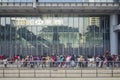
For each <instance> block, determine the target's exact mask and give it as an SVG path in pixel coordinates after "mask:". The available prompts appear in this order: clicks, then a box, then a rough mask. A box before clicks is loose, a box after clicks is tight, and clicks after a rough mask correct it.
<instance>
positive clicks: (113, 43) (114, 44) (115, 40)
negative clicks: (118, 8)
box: [110, 14, 118, 55]
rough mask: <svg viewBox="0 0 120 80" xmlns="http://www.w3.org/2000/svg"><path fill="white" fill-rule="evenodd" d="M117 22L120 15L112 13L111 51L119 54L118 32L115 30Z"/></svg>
mask: <svg viewBox="0 0 120 80" xmlns="http://www.w3.org/2000/svg"><path fill="white" fill-rule="evenodd" d="M117 24H118V16H117V15H116V14H112V15H110V52H111V54H112V55H113V54H115V55H116V54H118V33H117V32H114V30H113V27H114V26H116V25H117Z"/></svg>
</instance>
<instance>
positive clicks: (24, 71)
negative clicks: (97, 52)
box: [0, 62, 120, 78]
mask: <svg viewBox="0 0 120 80" xmlns="http://www.w3.org/2000/svg"><path fill="white" fill-rule="evenodd" d="M27 63H28V64H29V63H31V62H27ZM35 63H36V62H34V64H35ZM87 63H88V65H89V66H82V65H80V66H79V65H78V66H77V65H76V66H71V64H70V66H69V67H68V66H67V65H66V66H62V67H60V66H56V65H53V63H52V62H50V63H49V65H48V63H46V67H45V66H44V67H42V64H44V62H42V63H41V66H39V67H35V66H36V65H37V64H36V65H34V67H30V64H29V66H28V65H27V66H26V67H25V66H24V67H23V66H20V65H19V63H17V64H16V66H15V63H10V64H11V66H10V65H7V67H6V68H5V67H4V66H3V67H1V68H0V77H1V78H96V77H105V78H110V77H115V78H116V77H120V67H119V66H116V65H117V64H119V63H118V62H110V63H109V64H110V65H109V67H108V66H107V65H106V66H105V65H103V67H102V68H101V67H98V66H96V62H94V63H92V66H90V65H91V62H87ZM31 64H32V63H31ZM63 64H67V63H66V62H64V63H63ZM76 64H79V63H78V62H77V63H76Z"/></svg>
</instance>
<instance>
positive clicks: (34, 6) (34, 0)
mask: <svg viewBox="0 0 120 80" xmlns="http://www.w3.org/2000/svg"><path fill="white" fill-rule="evenodd" d="M33 8H36V0H33Z"/></svg>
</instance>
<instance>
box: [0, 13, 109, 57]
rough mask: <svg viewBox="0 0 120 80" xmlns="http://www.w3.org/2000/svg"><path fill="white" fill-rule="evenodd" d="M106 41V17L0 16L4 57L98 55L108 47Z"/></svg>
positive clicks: (107, 37)
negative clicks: (17, 55) (16, 55)
mask: <svg viewBox="0 0 120 80" xmlns="http://www.w3.org/2000/svg"><path fill="white" fill-rule="evenodd" d="M109 41H110V39H109V17H108V16H96V17H78V16H77V15H75V14H73V15H63V14H61V15H57V16H54V14H52V15H51V14H45V15H41V16H40V17H1V18H0V54H6V55H8V56H12V55H15V54H19V55H28V54H33V55H43V54H45V55H50V54H76V55H84V56H93V55H94V56H95V55H98V54H99V55H102V54H103V53H104V51H105V50H109V46H110V44H109ZM6 49H7V50H6Z"/></svg>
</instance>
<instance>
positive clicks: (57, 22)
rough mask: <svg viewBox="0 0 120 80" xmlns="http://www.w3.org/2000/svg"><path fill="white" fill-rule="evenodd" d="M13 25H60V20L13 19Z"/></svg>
mask: <svg viewBox="0 0 120 80" xmlns="http://www.w3.org/2000/svg"><path fill="white" fill-rule="evenodd" d="M12 21H13V23H14V25H18V26H24V25H26V26H27V25H62V23H63V22H62V20H59V19H54V20H51V19H43V20H42V19H13V20H12Z"/></svg>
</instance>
